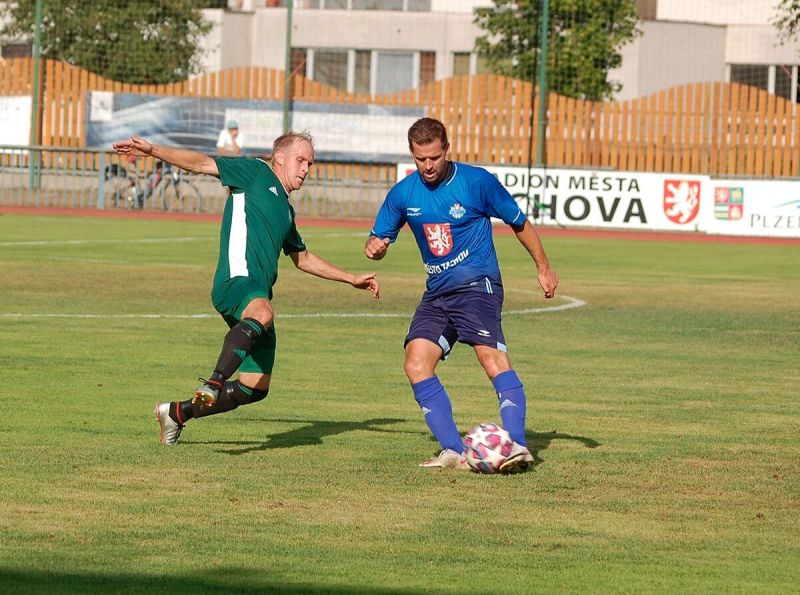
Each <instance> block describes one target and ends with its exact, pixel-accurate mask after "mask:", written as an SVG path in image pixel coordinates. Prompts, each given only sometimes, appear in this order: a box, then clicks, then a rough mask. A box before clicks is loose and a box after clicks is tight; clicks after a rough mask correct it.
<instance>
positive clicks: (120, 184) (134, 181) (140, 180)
mask: <svg viewBox="0 0 800 595" xmlns="http://www.w3.org/2000/svg"><path fill="white" fill-rule="evenodd" d="M132 165H133V167H130V168H126V167H125V166H123V165H121V164H117V163H112V164H111V165H109V166H108V167H106V169H105V195H106V200H107V202H108V203H112V202H113V204H114V207H115V208H126V209H143V208H144V207H145V205H146V204H147V201H148V200H150V199H151V198H152V199H154V200H155V201H158V202H160V204H161V208H162V209H163V210H165V211H174V212H182V213H201V212H203V199H202V196H201V194H200V191H199V190H198V189H197V186H195V185H194V183H193V182H192V181H191V180H189V179H188V178H186V177H184V172H182V171H181V170H180V169H178V168H176V167H172V166H171V165H170V164H168V163H164V162H163V161H158V162H156V163H155V165H154V166H153V170H152V171H151V172H150V173H148V174H146V175H141V174H140V173H139V172H138V170H137V169H136V167H135V164H133V162H132Z"/></svg>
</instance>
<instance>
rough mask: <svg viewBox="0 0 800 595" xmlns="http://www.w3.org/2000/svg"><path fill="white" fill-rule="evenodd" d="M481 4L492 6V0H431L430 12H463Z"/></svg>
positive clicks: (470, 10) (481, 5)
mask: <svg viewBox="0 0 800 595" xmlns="http://www.w3.org/2000/svg"><path fill="white" fill-rule="evenodd" d="M483 6H494V2H492V0H431V12H465V13H470V14H471V13H472V11H473V9H475V8H478V7H483Z"/></svg>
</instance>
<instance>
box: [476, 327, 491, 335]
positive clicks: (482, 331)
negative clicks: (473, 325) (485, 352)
mask: <svg viewBox="0 0 800 595" xmlns="http://www.w3.org/2000/svg"><path fill="white" fill-rule="evenodd" d="M478 336H479V337H491V336H492V333H490V332H489V331H487V330H485V329H481V330H479V331H478Z"/></svg>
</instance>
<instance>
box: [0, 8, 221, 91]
mask: <svg viewBox="0 0 800 595" xmlns="http://www.w3.org/2000/svg"><path fill="white" fill-rule="evenodd" d="M35 4H36V3H35V2H34V1H33V0H21V1H17V2H7V3H5V4H4V5H2V4H0V17H2V19H3V20H2V21H0V22H3V21H5V22H6V24H5V25H4V26H3V27H2V29H0V33H2V34H3V35H5V36H6V37H11V38H15V39H26V40H28V41H30V42H32V41H33V38H34V26H35V24H34V21H35ZM201 4H203V3H202V2H200V1H198V0H160V1H158V2H153V1H147V0H130V1H120V0H91V1H87V2H75V1H74V0H42V25H41V40H42V42H41V55H42V57H43V58H53V59H56V60H62V61H64V62H68V63H69V64H73V65H75V66H80V67H82V68H85V69H87V70H89V71H91V72H94V73H96V74H99V75H101V76H103V77H106V78H109V79H112V80H115V81H122V82H126V83H146V84H161V83H169V82H173V81H178V80H185V79H187V78H188V77H189V75H190V74H193V73H195V72H197V70H198V66H199V59H200V57H201V54H200V52H199V51H198V48H199V43H200V40H201V39H202V38H203V36H205V35H206V34H207V33H208V32H209V31H210V30H211V28H212V24H211V23H209V22H207V21H206V20H205V19H204V18H203V14H202V12H201V10H200V8H199V6H200V5H201Z"/></svg>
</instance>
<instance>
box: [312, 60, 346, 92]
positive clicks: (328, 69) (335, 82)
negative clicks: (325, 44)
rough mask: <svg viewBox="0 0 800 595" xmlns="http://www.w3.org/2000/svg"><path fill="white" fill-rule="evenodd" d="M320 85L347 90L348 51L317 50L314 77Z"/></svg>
mask: <svg viewBox="0 0 800 595" xmlns="http://www.w3.org/2000/svg"><path fill="white" fill-rule="evenodd" d="M311 78H313V79H314V80H315V81H317V82H318V83H322V84H324V85H330V86H331V87H336V88H337V89H345V90H346V89H347V51H345V50H315V51H314V71H313V75H312V77H311Z"/></svg>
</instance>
